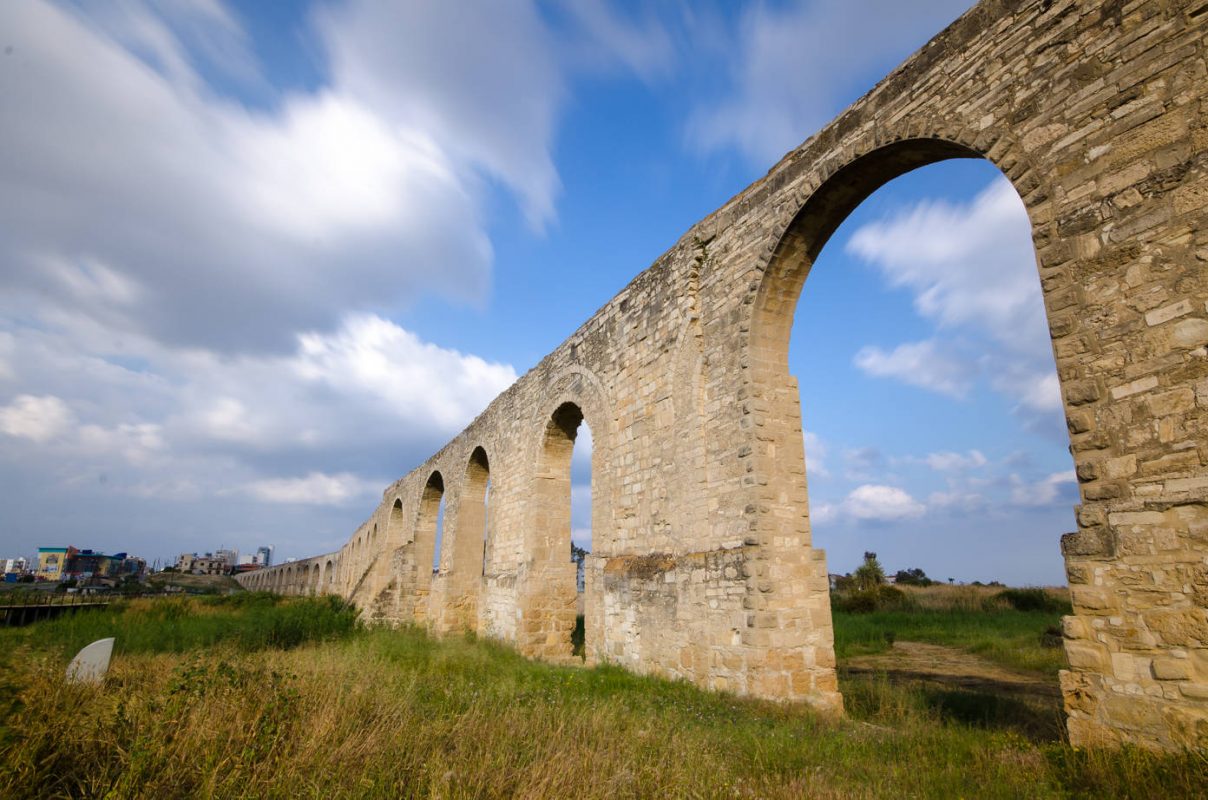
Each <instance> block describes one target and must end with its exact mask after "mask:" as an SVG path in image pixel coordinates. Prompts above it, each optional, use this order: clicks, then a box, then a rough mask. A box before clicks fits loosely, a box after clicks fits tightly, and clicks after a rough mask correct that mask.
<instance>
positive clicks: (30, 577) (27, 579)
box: [17, 574, 36, 583]
mask: <svg viewBox="0 0 1208 800" xmlns="http://www.w3.org/2000/svg"><path fill="white" fill-rule="evenodd" d="M35 580H36V579H35V578H34V576H33V575H28V574H27V575H22V576H21V577H20V578H17V583H33V582H34V581H35Z"/></svg>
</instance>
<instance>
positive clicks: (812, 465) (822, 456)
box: [801, 431, 830, 478]
mask: <svg viewBox="0 0 1208 800" xmlns="http://www.w3.org/2000/svg"><path fill="white" fill-rule="evenodd" d="M801 436H802V443H803V445H804V446H805V464H806V474H807V475H811V476H814V477H818V478H829V477H830V470H828V469H827V468H826V445H825V444H824V443H823V441H822V439H821V438H819V437H818V434H816V433H814V432H813V431H802V434H801Z"/></svg>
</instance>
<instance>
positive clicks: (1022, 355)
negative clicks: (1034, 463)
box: [847, 177, 1065, 437]
mask: <svg viewBox="0 0 1208 800" xmlns="http://www.w3.org/2000/svg"><path fill="white" fill-rule="evenodd" d="M847 249H848V251H849V252H850V253H852V254H854V255H856V256H858V257H860V258H862V259H864V260H865V261H867V262H868V263H869V264H871V265H873V266H874V267H875V268H876V269H877V270H878V271H879V272H880V273H881V274H882V275H883V276H884V278H885V280H886V281H887V283H888V284H889V285H890V286H892V287H900V288H905V289H908V290H909V291H911V292H912V293H913V295H914V306H915V309H916V310H917V311H918V313H919V314H920V315H921V316H923V317H925V318H927V319H929V320H931V321H932V322H933V323H934V324H935V325H936V327H937V329H938V331H942V332H943V333H937V335H935V336H933V337H932V338H929V339H926V340H924V341H921V342H911V343H906V344H902V345H899V346H897V347H896V348H894V349H893V350H892V351H890V352H885V351H884V350H882V349H880V348H878V347H871V346H870V347H865V348H864V349H862V350H861V351H860V352H859V353H858V354H857V356H856V361H855V363H856V365H857V366H858V367H859V368H861V369H863V370H864V371H865V372H867V373H869V374H870V375H875V376H878V377H888V378H894V379H896V380H900V381H903V382H905V383H909V384H912V385H915V386H920V387H923V388H926V389H929V390H931V391H935V392H937V393H940V394H945V395H948V396H951V397H957V398H962V397H965V396H967V395H968V393H969V392H970V391H971V390H972V388H973V386H974V385H975V383H976V382H977V380H978V379H979V377H981V376H985V377H986V379H987V381H988V383H989V386H990V388H992V389H993V390H994V391H996V392H998V393H1000V394H1002V395H1004V396H1005V397H1007V398H1009V399H1010V400H1011V402H1012V403H1013V404H1014V413H1015V414H1016V415H1017V416H1018V417H1019V418H1021V419H1022V420H1023V422H1024V424H1025V425H1026V426H1027V427H1028V428H1030V429H1033V430H1043V431H1045V432H1046V433H1049V434H1051V435H1053V436H1055V437H1063V436H1064V435H1065V434H1064V427H1063V425H1062V424H1061V407H1062V406H1061V393H1060V388H1059V384H1058V380H1057V375H1056V372H1055V368H1054V365H1053V353H1052V345H1051V343H1050V338H1049V331H1048V323H1047V320H1046V316H1045V309H1044V302H1043V299H1042V296H1041V291H1040V281H1039V279H1038V277H1037V273H1036V254H1035V250H1034V249H1033V246H1032V239H1031V224H1030V222H1029V220H1028V215H1027V211H1026V210H1025V208H1024V206H1023V202H1022V201H1021V200H1020V199H1019V195H1018V194H1017V193H1016V192H1015V189H1014V188H1013V187H1012V186H1011V184H1010V182H1009V181H1007V179H1006V178H1002V177H1000V178H999V179H997V180H995V181H994V182H992V183H991V184H990V185H989V186H987V187H986V188H985V189H984V190H983V191H982V192H980V193H979V194H978V195H977V196H976V197H975V198H974V199H973V200H972V201H971V202H969V203H967V204H960V203H949V202H944V201H925V202H921V203H918V204H915V205H912V206H909V207H906V208H903V209H900V210H898V211H897V212H895V213H893V214H891V215H889V216H888V217H886V218H885V219H883V220H881V221H879V222H873V223H869V224H866V225H864V226H862V227H861V228H860V229H858V230H857V231H856V232H855V233H854V234H852V236H851V238H850V240H849V241H848V245H847Z"/></svg>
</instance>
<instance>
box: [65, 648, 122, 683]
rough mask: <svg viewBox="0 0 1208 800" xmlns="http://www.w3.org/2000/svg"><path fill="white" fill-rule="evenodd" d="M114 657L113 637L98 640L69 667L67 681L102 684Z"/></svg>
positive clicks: (80, 653)
mask: <svg viewBox="0 0 1208 800" xmlns="http://www.w3.org/2000/svg"><path fill="white" fill-rule="evenodd" d="M112 656H113V637H110V638H108V639H97V640H96V641H95V642H93V643H92V644H90V645H88V646H87V647H85V648H84V649H83V650H81V651H80V652H79V653H77V654H76V657H75V658H73V659H72V660H71V663H70V664H68V665H67V680H68V681H70V682H71V683H100V682H101V681H103V680H104V679H105V673H106V672H108V671H109V659H110V658H111V657H112Z"/></svg>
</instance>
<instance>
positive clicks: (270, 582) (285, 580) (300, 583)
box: [237, 554, 339, 595]
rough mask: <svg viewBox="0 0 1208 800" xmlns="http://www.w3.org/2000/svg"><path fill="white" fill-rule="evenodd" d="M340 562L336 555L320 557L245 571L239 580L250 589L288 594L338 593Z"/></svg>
mask: <svg viewBox="0 0 1208 800" xmlns="http://www.w3.org/2000/svg"><path fill="white" fill-rule="evenodd" d="M338 563H339V560H338V557H337V556H336V555H335V554H332V555H328V556H320V557H318V558H314V559H307V560H305V561H291V562H289V563H286V564H280V565H278V566H275V567H269V568H265V569H261V570H257V571H256V572H249V573H244V574H243V575H240V576H239V577H238V579H237V580H238V581H239V583H240V584H242V585H243V587H244V588H245V589H248V590H249V591H260V592H275V593H277V594H286V595H320V594H335V593H338V584H337V571H338V570H337V566H338Z"/></svg>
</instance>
